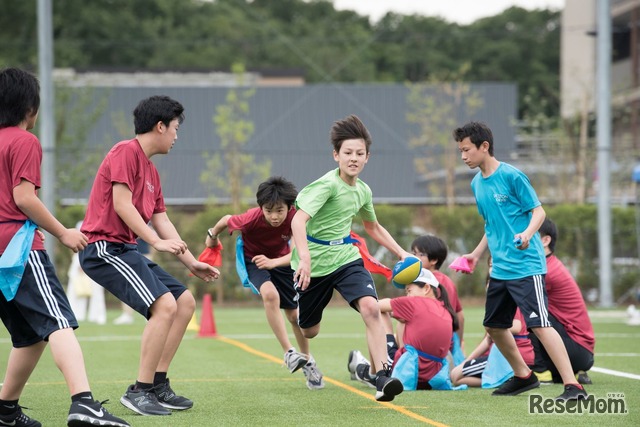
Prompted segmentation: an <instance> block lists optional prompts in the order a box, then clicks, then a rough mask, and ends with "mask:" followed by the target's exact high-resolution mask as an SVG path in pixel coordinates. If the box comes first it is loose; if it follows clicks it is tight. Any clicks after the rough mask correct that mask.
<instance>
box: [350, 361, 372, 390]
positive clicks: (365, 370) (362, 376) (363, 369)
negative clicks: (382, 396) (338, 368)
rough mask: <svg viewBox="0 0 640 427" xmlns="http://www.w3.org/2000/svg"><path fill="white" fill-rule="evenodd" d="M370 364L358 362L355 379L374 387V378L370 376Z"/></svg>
mask: <svg viewBox="0 0 640 427" xmlns="http://www.w3.org/2000/svg"><path fill="white" fill-rule="evenodd" d="M370 371H371V365H369V364H368V363H360V364H359V365H358V366H356V372H355V376H356V380H358V381H360V382H361V383H362V384H365V385H367V386H369V387H371V388H376V378H375V376H371V372H370Z"/></svg>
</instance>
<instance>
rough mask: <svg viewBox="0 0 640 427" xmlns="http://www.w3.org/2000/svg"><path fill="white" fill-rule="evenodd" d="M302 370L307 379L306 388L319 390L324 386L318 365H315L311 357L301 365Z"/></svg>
mask: <svg viewBox="0 0 640 427" xmlns="http://www.w3.org/2000/svg"><path fill="white" fill-rule="evenodd" d="M302 372H303V373H304V376H305V378H306V379H307V388H308V389H309V390H320V389H323V388H324V379H323V377H322V372H320V370H319V369H318V365H316V361H315V360H314V359H313V357H312V358H311V360H309V361H308V362H307V363H306V364H305V365H304V366H303V367H302Z"/></svg>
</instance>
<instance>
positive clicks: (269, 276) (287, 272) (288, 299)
mask: <svg viewBox="0 0 640 427" xmlns="http://www.w3.org/2000/svg"><path fill="white" fill-rule="evenodd" d="M244 263H245V266H246V268H247V274H248V275H249V280H250V281H251V283H252V284H253V286H255V288H256V289H257V290H258V292H260V288H261V287H262V285H263V284H264V283H265V282H271V283H273V285H274V286H275V287H276V290H277V291H278V294H279V295H280V308H282V309H287V310H293V309H296V308H298V303H297V302H296V301H295V298H296V290H295V289H294V288H293V270H292V269H291V267H290V266H286V267H276V268H273V269H271V270H261V269H259V268H258V266H257V265H255V264H254V263H253V262H251V259H249V258H247V257H245V258H244Z"/></svg>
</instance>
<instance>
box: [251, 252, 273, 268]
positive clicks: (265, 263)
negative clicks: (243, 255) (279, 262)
mask: <svg viewBox="0 0 640 427" xmlns="http://www.w3.org/2000/svg"><path fill="white" fill-rule="evenodd" d="M251 262H252V263H254V264H255V265H256V266H257V267H258V268H259V269H260V270H272V269H274V268H275V267H276V266H275V265H274V264H275V263H274V261H273V260H272V259H271V258H267V257H266V256H264V255H256V256H254V257H253V258H252V259H251Z"/></svg>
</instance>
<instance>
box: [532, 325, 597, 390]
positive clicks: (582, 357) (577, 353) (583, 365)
mask: <svg viewBox="0 0 640 427" xmlns="http://www.w3.org/2000/svg"><path fill="white" fill-rule="evenodd" d="M549 321H550V322H551V326H552V327H553V329H555V330H556V331H558V334H559V335H560V338H562V342H563V343H564V346H565V348H566V349H567V354H568V355H569V362H571V367H572V368H573V373H574V374H575V373H577V372H578V371H588V370H589V369H591V368H592V367H593V353H591V352H590V351H589V350H587V349H586V348H584V347H583V346H581V345H580V344H578V343H577V342H575V341H574V340H573V339H572V338H571V337H570V336H569V334H568V333H567V330H566V329H565V327H564V325H562V323H560V322H559V321H558V319H556V318H555V317H554V316H553V314H549ZM529 339H530V340H531V345H533V351H534V354H535V363H534V371H536V372H544V371H546V370H549V371H551V375H552V376H553V380H554V382H562V378H561V377H560V373H559V372H558V369H557V368H556V366H555V365H554V364H553V361H552V360H551V357H550V356H549V354H548V353H547V350H546V349H545V348H544V346H543V345H542V343H541V342H540V340H539V339H538V337H537V336H536V334H535V333H533V332H532V333H530V334H529Z"/></svg>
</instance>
